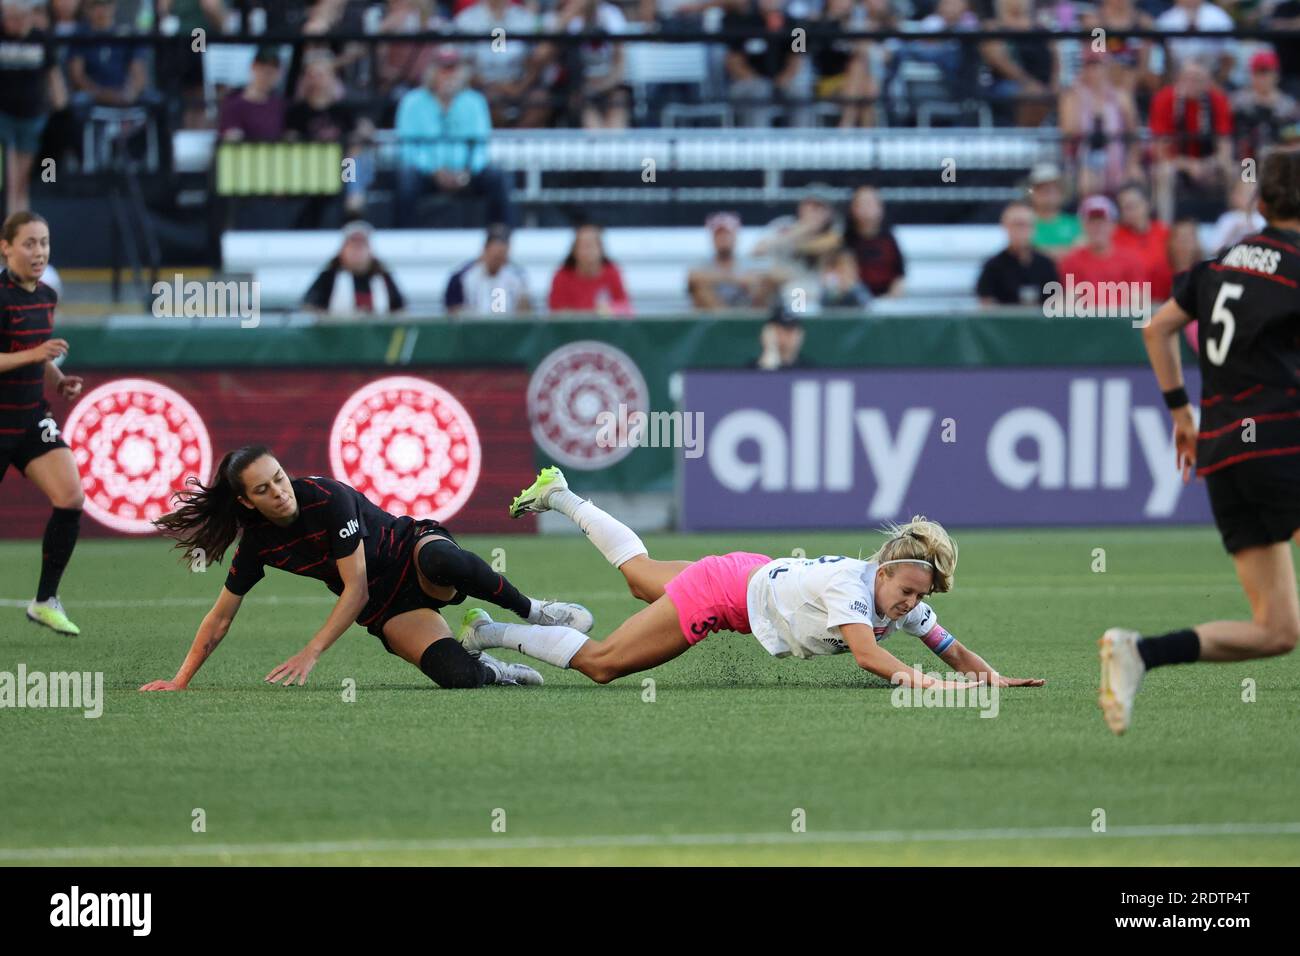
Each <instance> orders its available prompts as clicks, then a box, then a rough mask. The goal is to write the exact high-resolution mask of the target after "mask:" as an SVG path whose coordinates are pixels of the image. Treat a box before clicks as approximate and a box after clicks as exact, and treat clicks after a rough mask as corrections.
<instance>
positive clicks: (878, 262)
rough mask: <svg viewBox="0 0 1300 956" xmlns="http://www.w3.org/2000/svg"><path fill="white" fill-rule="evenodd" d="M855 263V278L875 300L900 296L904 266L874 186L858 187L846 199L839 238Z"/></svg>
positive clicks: (904, 271)
mask: <svg viewBox="0 0 1300 956" xmlns="http://www.w3.org/2000/svg"><path fill="white" fill-rule="evenodd" d="M841 240H842V242H843V244H844V248H846V249H848V250H850V251H851V252H852V253H853V257H854V258H855V259H856V260H857V262H858V276H859V278H861V279H862V284H863V285H865V286H866V287H867V290H868V291H869V292H870V293H871V294H872V296H874V297H875V298H882V297H885V298H895V297H897V296H901V295H902V294H903V287H904V282H905V280H906V276H907V263H906V262H905V261H904V260H903V250H902V249H901V248H900V247H899V245H898V240H896V239H895V238H894V231H893V230H892V229H891V228H890V227H889V223H888V221H887V220H886V217H885V203H884V200H882V199H881V198H880V193H879V192H878V191H877V190H876V188H875V187H874V186H859V187H858V188H857V189H855V190H854V191H853V197H852V198H851V199H850V200H849V209H848V215H846V216H845V217H844V231H843V234H842V236H841Z"/></svg>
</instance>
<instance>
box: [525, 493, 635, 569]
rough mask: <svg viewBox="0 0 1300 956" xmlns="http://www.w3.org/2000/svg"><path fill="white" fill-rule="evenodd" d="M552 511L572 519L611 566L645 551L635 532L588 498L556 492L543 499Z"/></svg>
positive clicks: (621, 563)
mask: <svg viewBox="0 0 1300 956" xmlns="http://www.w3.org/2000/svg"><path fill="white" fill-rule="evenodd" d="M547 504H548V505H549V506H550V508H551V510H552V511H558V512H559V513H560V514H562V515H565V516H566V517H568V518H570V519H572V520H573V523H574V524H576V525H577V526H578V527H579V528H581V529H582V533H583V534H585V535H586V536H587V537H588V538H589V539H590V540H591V543H592V544H594V545H595V546H596V550H598V551H599V552H600V553H601V554H603V555H604V556H605V560H606V561H608V562H609V563H610V564H612V565H614V567H616V568H617V567H619V566H620V565H623V564H626V563H627V562H628V561H631V560H632V559H633V558H635V557H636V556H637V555H638V554H649V552H648V551H647V550H646V546H645V545H644V544H642V543H641V539H640V538H638V537H637V534H636V532H635V531H633V530H632V529H631V528H629V527H628V526H627V525H625V524H623V522H621V521H619V520H618V519H617V518H615V517H614V516H613V515H612V514H610V513H609V512H608V511H601V510H600V509H599V508H597V507H596V506H595V505H594V504H592V503H591V502H590V501H586V500H584V499H582V498H579V497H578V496H577V495H575V494H574V493H573V492H572V491H569V490H567V489H566V490H564V491H557V492H555V493H554V494H553V495H551V497H550V499H549V500H548V501H547Z"/></svg>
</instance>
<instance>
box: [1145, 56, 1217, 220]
mask: <svg viewBox="0 0 1300 956" xmlns="http://www.w3.org/2000/svg"><path fill="white" fill-rule="evenodd" d="M1150 125H1151V136H1152V138H1153V139H1154V140H1155V144H1154V148H1155V157H1156V161H1155V167H1154V169H1153V170H1152V180H1153V182H1154V185H1155V194H1156V210H1157V212H1158V214H1159V216H1160V218H1161V219H1163V220H1165V221H1166V222H1169V221H1171V220H1172V219H1173V218H1174V203H1175V199H1176V193H1177V191H1178V189H1179V187H1180V186H1181V187H1188V188H1190V189H1191V190H1192V191H1193V192H1195V193H1196V194H1197V195H1200V196H1213V195H1215V194H1216V193H1217V195H1218V196H1219V197H1220V202H1222V201H1223V196H1224V189H1225V186H1226V184H1227V182H1228V181H1229V180H1230V179H1231V178H1233V170H1232V130H1233V126H1232V107H1231V105H1230V104H1229V103H1228V98H1227V97H1226V96H1224V95H1223V92H1222V91H1221V90H1219V89H1218V88H1217V87H1216V86H1215V85H1214V84H1213V82H1212V81H1211V79H1210V74H1209V71H1208V70H1207V69H1206V68H1205V66H1204V65H1203V64H1202V63H1200V62H1199V61H1198V60H1186V61H1184V62H1183V64H1182V65H1181V66H1180V67H1179V70H1178V79H1177V80H1175V81H1174V82H1173V83H1171V84H1169V85H1168V86H1165V87H1164V88H1162V89H1161V90H1160V92H1159V93H1157V94H1156V95H1155V98H1154V99H1153V100H1152V101H1151V117H1150Z"/></svg>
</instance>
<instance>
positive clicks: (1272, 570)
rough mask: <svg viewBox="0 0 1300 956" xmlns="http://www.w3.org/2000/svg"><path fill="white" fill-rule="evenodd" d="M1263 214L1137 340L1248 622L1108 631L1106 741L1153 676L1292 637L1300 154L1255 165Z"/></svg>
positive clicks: (1298, 470) (1299, 385)
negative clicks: (1191, 327)
mask: <svg viewBox="0 0 1300 956" xmlns="http://www.w3.org/2000/svg"><path fill="white" fill-rule="evenodd" d="M1259 211H1260V213H1261V214H1263V216H1264V218H1265V219H1266V220H1267V222H1268V225H1267V227H1266V228H1265V229H1263V230H1262V231H1261V232H1259V233H1257V234H1255V235H1252V236H1247V237H1246V238H1244V239H1241V240H1240V241H1238V242H1237V243H1236V244H1235V245H1233V246H1231V247H1229V248H1228V249H1227V250H1225V251H1224V252H1223V253H1221V254H1220V255H1219V256H1218V257H1217V258H1216V259H1212V260H1209V261H1206V262H1201V263H1198V264H1197V265H1196V266H1194V267H1193V268H1192V269H1190V270H1188V271H1187V272H1186V273H1184V274H1183V275H1182V276H1181V277H1179V280H1178V281H1177V282H1176V283H1175V285H1174V297H1173V298H1172V299H1171V300H1170V301H1169V302H1166V303H1165V305H1164V306H1163V307H1162V308H1161V309H1160V311H1159V312H1157V313H1156V314H1155V316H1154V317H1153V318H1152V320H1151V324H1150V325H1149V326H1148V327H1147V328H1146V329H1145V330H1144V331H1143V338H1144V339H1145V340H1146V346H1147V352H1148V354H1149V355H1150V358H1151V366H1152V368H1153V369H1154V370H1155V374H1156V379H1157V381H1159V383H1160V388H1161V389H1162V390H1163V391H1164V393H1165V401H1166V404H1167V405H1168V406H1169V408H1170V409H1172V413H1173V418H1174V441H1175V445H1176V448H1177V457H1178V460H1177V465H1176V466H1177V467H1179V468H1181V469H1182V472H1183V480H1184V482H1186V481H1187V480H1189V478H1190V477H1191V471H1192V469H1193V468H1195V469H1196V473H1197V474H1198V475H1200V476H1202V477H1204V478H1205V482H1206V487H1207V490H1208V491H1209V494H1210V506H1211V508H1212V509H1213V511H1214V521H1215V524H1216V525H1217V526H1218V528H1219V533H1220V535H1221V536H1222V537H1223V545H1224V547H1225V548H1226V549H1227V550H1228V551H1229V552H1230V553H1231V554H1232V557H1233V561H1234V562H1235V563H1236V566H1237V577H1238V578H1239V579H1240V581H1241V586H1242V588H1243V589H1244V590H1245V592H1246V597H1247V599H1248V600H1249V601H1250V608H1251V613H1252V620H1250V621H1213V622H1211V623H1208V624H1198V625H1197V626H1196V627H1195V628H1188V629H1186V630H1181V631H1174V632H1172V633H1169V634H1163V635H1160V636H1159V637H1139V636H1138V634H1136V633H1135V632H1133V631H1127V630H1123V629H1120V628H1112V629H1111V630H1109V631H1107V632H1106V633H1105V635H1103V636H1102V638H1101V641H1100V644H1101V697H1100V703H1101V707H1102V712H1103V714H1104V715H1105V718H1106V723H1107V724H1108V725H1109V726H1110V728H1111V730H1113V731H1114V732H1115V733H1123V732H1124V730H1125V729H1126V728H1127V726H1128V724H1129V720H1130V719H1131V716H1132V708H1133V698H1134V697H1135V696H1136V694H1137V691H1138V688H1139V687H1140V686H1141V683H1142V677H1143V675H1144V674H1145V673H1146V672H1147V671H1148V670H1150V669H1151V668H1153V667H1159V666H1161V665H1164V664H1182V663H1189V662H1192V661H1198V660H1199V661H1240V660H1247V659H1249V658H1255V657H1271V656H1273V655H1276V654H1286V653H1288V652H1289V651H1291V650H1292V649H1294V648H1295V646H1296V641H1297V639H1298V638H1300V598H1297V594H1296V578H1295V568H1294V566H1293V564H1292V558H1291V549H1290V546H1289V541H1290V540H1292V539H1294V540H1295V541H1296V543H1297V544H1300V152H1294V151H1293V152H1276V153H1273V154H1272V155H1269V156H1267V157H1266V158H1265V159H1264V161H1263V163H1262V164H1261V166H1260V177H1259ZM1192 319H1197V320H1199V325H1198V336H1199V339H1200V366H1201V423H1200V431H1199V434H1198V431H1197V426H1196V422H1195V420H1194V418H1193V417H1192V409H1191V405H1190V404H1188V398H1187V393H1186V391H1185V390H1184V389H1183V376H1182V368H1181V367H1180V364H1179V354H1178V344H1177V343H1178V335H1179V331H1180V330H1181V329H1182V327H1183V326H1185V325H1186V324H1187V323H1188V322H1190V321H1191V320H1192Z"/></svg>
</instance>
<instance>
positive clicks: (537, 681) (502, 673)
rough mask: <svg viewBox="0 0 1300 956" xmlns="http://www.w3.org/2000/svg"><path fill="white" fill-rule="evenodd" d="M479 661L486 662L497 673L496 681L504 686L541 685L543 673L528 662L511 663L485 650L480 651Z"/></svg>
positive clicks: (489, 668)
mask: <svg viewBox="0 0 1300 956" xmlns="http://www.w3.org/2000/svg"><path fill="white" fill-rule="evenodd" d="M475 656H476V657H478V659H479V662H480V663H482V664H486V665H487V667H488V670H490V671H491V672H492V673H493V674H495V675H496V682H497V683H498V684H499V685H501V686H502V687H541V686H542V675H541V674H539V673H537V671H535V670H533V669H532V668H531V667H529V666H528V665H527V664H509V663H507V662H505V661H499V660H497V659H496V658H495V657H493V656H492V655H491V654H488V653H486V652H485V651H479V652H478V654H477V655H475Z"/></svg>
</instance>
